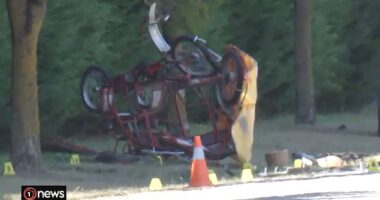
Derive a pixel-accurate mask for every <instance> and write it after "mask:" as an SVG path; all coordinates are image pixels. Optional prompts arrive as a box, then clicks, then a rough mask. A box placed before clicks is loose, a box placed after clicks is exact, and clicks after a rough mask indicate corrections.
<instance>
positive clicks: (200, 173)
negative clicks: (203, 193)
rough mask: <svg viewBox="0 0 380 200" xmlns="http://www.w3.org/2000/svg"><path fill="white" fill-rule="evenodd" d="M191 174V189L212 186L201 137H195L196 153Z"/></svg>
mask: <svg viewBox="0 0 380 200" xmlns="http://www.w3.org/2000/svg"><path fill="white" fill-rule="evenodd" d="M190 172H191V176H190V187H204V186H210V185H211V182H210V179H209V177H208V169H207V164H206V160H205V154H204V152H203V146H202V141H201V137H200V136H195V137H194V153H193V161H192V163H191V169H190Z"/></svg>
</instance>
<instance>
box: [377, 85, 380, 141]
mask: <svg viewBox="0 0 380 200" xmlns="http://www.w3.org/2000/svg"><path fill="white" fill-rule="evenodd" d="M377 134H378V135H379V136H380V91H379V92H378V93H377Z"/></svg>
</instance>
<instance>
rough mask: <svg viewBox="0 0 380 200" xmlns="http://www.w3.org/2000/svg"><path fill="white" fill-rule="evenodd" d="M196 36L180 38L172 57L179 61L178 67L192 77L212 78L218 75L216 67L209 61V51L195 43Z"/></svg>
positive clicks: (175, 41)
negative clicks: (207, 53)
mask: <svg viewBox="0 0 380 200" xmlns="http://www.w3.org/2000/svg"><path fill="white" fill-rule="evenodd" d="M194 38H195V37H194V36H187V35H184V36H179V37H177V38H176V39H175V40H174V42H173V45H172V51H171V55H172V57H173V59H174V60H176V61H177V67H178V69H179V70H181V71H182V72H183V73H185V74H190V75H192V76H198V77H202V76H210V75H213V74H215V73H216V69H215V67H214V66H213V65H212V64H211V63H210V62H209V61H208V59H207V55H205V53H206V52H207V49H206V48H205V47H203V46H201V45H198V44H197V43H196V42H194Z"/></svg>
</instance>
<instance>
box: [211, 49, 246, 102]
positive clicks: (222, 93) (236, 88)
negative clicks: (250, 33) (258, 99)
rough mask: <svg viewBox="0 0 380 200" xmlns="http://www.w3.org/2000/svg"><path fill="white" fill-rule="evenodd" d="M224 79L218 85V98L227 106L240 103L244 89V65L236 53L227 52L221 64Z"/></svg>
mask: <svg viewBox="0 0 380 200" xmlns="http://www.w3.org/2000/svg"><path fill="white" fill-rule="evenodd" d="M221 67H222V68H221V73H222V76H223V79H222V80H221V81H219V82H218V84H217V90H216V92H217V96H218V99H219V101H221V102H220V103H221V104H223V105H226V106H231V105H235V104H236V103H238V101H239V98H240V94H241V92H242V88H243V63H242V61H241V59H240V57H239V55H238V54H237V52H235V51H229V52H226V53H225V54H224V55H223V59H222V64H221Z"/></svg>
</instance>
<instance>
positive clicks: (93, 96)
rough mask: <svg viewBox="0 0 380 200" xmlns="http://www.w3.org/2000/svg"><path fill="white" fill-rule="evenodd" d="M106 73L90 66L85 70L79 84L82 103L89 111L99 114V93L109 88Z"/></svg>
mask: <svg viewBox="0 0 380 200" xmlns="http://www.w3.org/2000/svg"><path fill="white" fill-rule="evenodd" d="M109 84H110V79H109V76H108V73H107V72H106V71H105V70H104V69H103V68H101V67H98V66H90V67H88V68H87V69H86V71H85V72H84V74H83V76H82V80H81V83H80V89H81V97H82V102H83V104H84V105H85V106H86V108H87V109H88V110H89V111H92V112H97V113H99V112H101V108H100V95H101V94H100V92H101V89H102V88H104V87H107V86H109Z"/></svg>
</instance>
